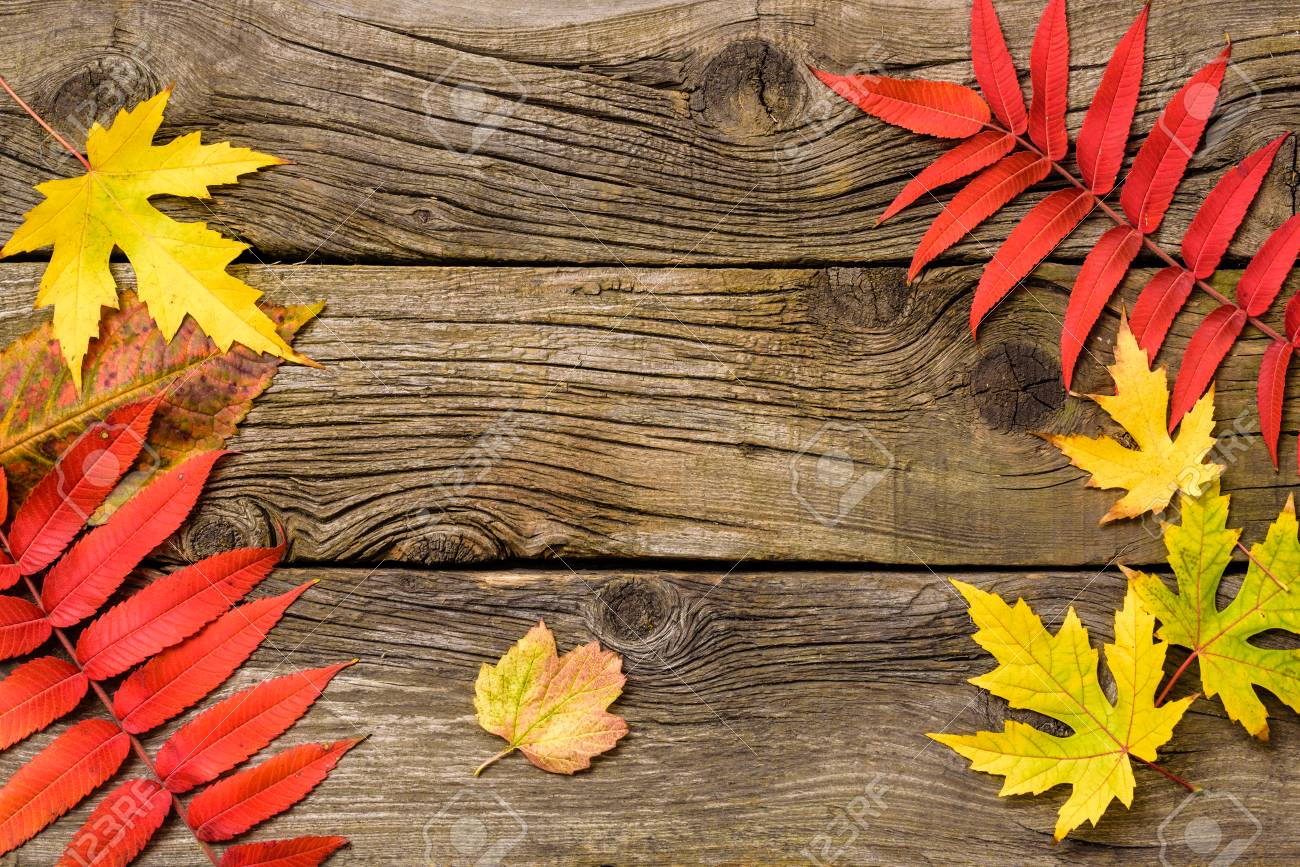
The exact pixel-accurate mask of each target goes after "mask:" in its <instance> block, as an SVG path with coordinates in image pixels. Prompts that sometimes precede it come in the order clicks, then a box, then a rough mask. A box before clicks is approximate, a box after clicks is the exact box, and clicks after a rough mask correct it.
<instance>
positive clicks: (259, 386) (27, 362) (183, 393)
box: [0, 266, 321, 522]
mask: <svg viewBox="0 0 1300 867" xmlns="http://www.w3.org/2000/svg"><path fill="white" fill-rule="evenodd" d="M15 267H20V266H15ZM32 267H36V266H32ZM128 274H129V271H122V272H120V273H119V274H118V275H117V276H118V278H119V280H118V282H119V283H121V282H123V281H128V282H129V277H128ZM33 279H35V276H34V275H33ZM119 303H120V304H121V309H120V310H108V309H105V310H104V311H103V317H102V318H101V319H100V323H99V328H100V332H99V333H100V336H99V338H98V339H96V340H92V341H91V342H90V349H89V351H88V353H87V354H86V361H85V365H84V367H83V376H84V380H83V382H82V391H81V394H78V393H77V389H76V387H75V386H74V385H73V382H72V376H71V374H70V372H69V370H68V365H67V363H66V362H65V361H64V360H63V357H62V355H61V354H60V352H59V344H58V342H57V341H56V340H55V339H54V334H53V330H52V326H51V324H50V322H49V320H46V321H45V322H43V323H42V324H41V325H39V326H37V327H36V328H35V329H34V330H32V331H31V332H29V333H27V334H26V335H24V336H22V337H20V338H18V339H17V340H16V341H14V342H13V343H12V344H10V345H9V346H8V347H7V348H5V349H4V350H3V351H0V404H4V405H7V406H9V407H10V409H9V411H8V412H6V413H4V414H3V415H0V463H3V464H4V465H5V467H7V468H8V470H9V475H10V481H11V483H12V484H13V487H14V491H13V498H14V499H15V500H21V499H22V498H23V497H24V496H25V495H26V494H27V492H28V491H30V490H31V489H32V488H33V487H34V486H35V485H36V483H37V481H39V480H40V478H41V477H42V476H43V475H45V473H46V472H47V471H48V470H49V469H50V467H51V466H52V465H53V463H54V458H55V457H56V456H58V455H59V454H60V453H61V452H63V451H64V450H65V449H66V448H67V447H68V445H69V444H70V443H71V442H72V440H73V438H74V437H75V436H76V435H77V434H78V433H80V431H81V430H82V428H83V427H84V425H85V417H86V415H87V413H88V412H93V413H94V414H95V415H103V414H104V413H106V412H108V411H110V410H113V409H116V408H117V407H119V406H122V405H124V404H128V403H133V402H136V401H139V400H141V399H147V398H149V397H151V396H153V395H156V394H160V393H161V394H163V399H162V403H161V404H159V406H158V409H157V412H156V413H155V414H154V423H153V427H152V429H151V431H150V436H149V445H150V449H151V450H150V452H149V454H148V465H147V466H148V468H152V469H156V470H158V471H164V470H168V469H170V468H171V467H174V466H176V465H177V464H179V463H181V461H183V460H185V459H186V458H188V457H190V456H192V455H195V454H198V453H199V452H205V451H210V450H212V449H216V448H220V447H221V446H222V445H223V444H224V443H225V441H226V439H227V438H228V437H230V436H231V435H232V434H233V433H234V432H235V427H236V426H237V425H238V424H239V423H240V422H241V421H243V419H244V416H245V415H247V414H248V410H249V408H250V407H251V406H252V402H253V399H254V398H256V397H257V396H258V395H260V394H261V393H262V392H263V391H265V390H266V387H267V386H268V385H270V383H271V378H272V377H273V376H274V375H275V372H276V370H278V369H279V366H280V362H281V361H282V359H280V358H278V357H276V356H272V355H262V354H259V353H256V352H253V351H251V350H249V349H247V348H245V347H243V346H239V345H236V346H234V347H232V348H231V350H230V351H229V352H226V353H223V352H221V351H220V350H219V349H218V348H217V346H216V344H214V343H213V342H212V341H211V340H209V339H208V338H207V337H206V336H205V335H204V334H203V332H202V331H200V330H199V328H198V326H197V325H196V324H195V323H194V320H192V319H188V318H187V319H186V320H185V321H184V322H183V323H182V324H181V327H180V330H179V331H177V332H176V336H175V337H174V338H172V340H171V342H170V343H169V342H167V341H166V340H164V339H163V336H162V334H161V333H160V332H159V331H158V328H157V327H156V326H155V325H154V324H153V320H152V319H150V317H149V311H148V310H146V309H145V305H144V304H143V303H141V302H140V300H139V299H138V298H137V297H136V296H135V293H134V292H129V291H124V292H122V293H120V297H119ZM259 307H260V308H261V310H262V312H263V313H265V314H266V315H267V316H269V317H270V318H271V320H272V321H274V322H275V323H276V327H277V329H278V333H279V335H280V337H281V338H282V339H284V340H285V341H287V342H292V340H293V337H294V335H295V334H296V333H297V332H298V330H299V329H300V328H302V326H303V325H305V324H306V323H307V322H308V321H310V320H311V319H312V317H314V316H315V315H316V314H317V313H319V312H320V309H321V305H320V304H312V305H294V306H290V307H275V306H273V305H269V304H262V305H259ZM155 463H156V464H157V466H156V467H155ZM141 476H143V474H141ZM145 480H146V479H145V478H143V477H140V478H137V474H135V473H132V474H131V475H130V476H128V477H127V478H126V479H125V480H123V482H122V484H120V485H119V486H118V487H117V489H115V490H114V491H113V493H112V494H111V495H110V496H109V498H108V500H107V501H106V502H105V504H104V505H103V506H101V507H100V511H99V512H98V513H97V514H96V515H95V519H94V520H95V521H96V522H98V521H99V520H102V519H103V518H104V517H106V515H107V513H108V512H109V511H111V510H112V509H113V508H115V507H116V506H118V505H120V504H122V503H123V502H125V501H126V500H127V499H128V498H129V497H130V496H131V494H132V493H134V492H135V491H136V490H138V489H139V488H140V486H141V484H142V483H143V482H144V481H145Z"/></svg>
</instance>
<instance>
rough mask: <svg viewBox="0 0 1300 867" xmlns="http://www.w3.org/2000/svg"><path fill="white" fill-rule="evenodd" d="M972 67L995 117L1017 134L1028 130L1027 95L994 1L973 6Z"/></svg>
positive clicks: (971, 29) (987, 0)
mask: <svg viewBox="0 0 1300 867" xmlns="http://www.w3.org/2000/svg"><path fill="white" fill-rule="evenodd" d="M970 53H971V66H973V67H974V68H975V79H976V80H977V81H978V82H979V83H980V90H982V91H984V97H985V99H987V100H988V104H989V108H990V109H992V111H993V116H994V117H996V118H997V119H998V121H999V122H1001V123H1002V125H1003V126H1005V127H1006V128H1007V129H1009V130H1010V131H1011V132H1013V133H1015V134H1016V135H1020V134H1021V133H1023V132H1024V131H1025V127H1026V126H1027V125H1028V123H1029V121H1028V118H1027V117H1026V116H1025V97H1024V94H1022V93H1021V92H1020V80H1019V78H1018V77H1017V75H1016V65H1015V64H1014V63H1013V62H1012V61H1011V52H1010V51H1009V50H1008V49H1007V41H1006V39H1005V38H1004V37H1003V35H1002V25H1001V24H1000V23H999V22H998V13H997V12H996V11H995V10H994V9H993V2H992V0H975V2H974V3H972V4H971V9H970Z"/></svg>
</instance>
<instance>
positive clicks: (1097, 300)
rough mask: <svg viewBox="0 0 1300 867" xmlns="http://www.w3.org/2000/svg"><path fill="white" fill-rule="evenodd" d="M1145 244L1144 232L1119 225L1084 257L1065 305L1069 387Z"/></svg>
mask: <svg viewBox="0 0 1300 867" xmlns="http://www.w3.org/2000/svg"><path fill="white" fill-rule="evenodd" d="M1141 247H1142V236H1141V234H1139V233H1138V232H1137V231H1135V230H1134V229H1133V228H1132V227H1131V226H1115V227H1114V228H1112V229H1111V230H1109V231H1108V232H1106V234H1104V235H1102V236H1101V240H1100V241H1098V242H1097V246H1095V247H1093V248H1092V251H1091V252H1090V253H1088V258H1086V259H1084V260H1083V267H1081V268H1080V269H1079V276H1078V277H1077V278H1076V279H1075V281H1074V288H1073V289H1072V290H1071V291H1070V303H1069V305H1068V306H1067V307H1066V309H1065V326H1064V327H1063V328H1062V330H1061V373H1062V376H1063V377H1064V379H1065V387H1066V388H1067V389H1068V388H1069V387H1070V381H1071V380H1072V379H1073V378H1074V366H1075V364H1076V363H1077V362H1078V360H1079V353H1080V352H1081V351H1082V350H1083V342H1084V341H1085V340H1087V339H1088V335H1089V334H1090V333H1091V332H1092V327H1093V326H1094V325H1096V324H1097V317H1099V316H1101V311H1102V310H1104V309H1105V307H1106V302H1107V301H1109V300H1110V296H1111V295H1113V294H1114V292H1115V288H1116V287H1117V286H1119V282H1120V281H1121V280H1123V279H1124V275H1125V274H1126V273H1127V272H1128V266H1129V265H1130V264H1131V263H1132V262H1133V258H1134V257H1135V256H1137V252H1138V250H1139V249H1141Z"/></svg>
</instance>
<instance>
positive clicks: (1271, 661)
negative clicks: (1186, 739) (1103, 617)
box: [1124, 483, 1300, 740]
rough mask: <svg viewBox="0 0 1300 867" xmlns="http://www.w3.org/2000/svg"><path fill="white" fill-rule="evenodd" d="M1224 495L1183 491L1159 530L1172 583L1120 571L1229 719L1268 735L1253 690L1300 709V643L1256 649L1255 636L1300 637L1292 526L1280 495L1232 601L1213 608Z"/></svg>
mask: <svg viewBox="0 0 1300 867" xmlns="http://www.w3.org/2000/svg"><path fill="white" fill-rule="evenodd" d="M1228 500H1229V498H1228V496H1227V495H1226V494H1220V493H1219V486H1218V484H1217V483H1216V484H1214V485H1213V486H1212V487H1211V488H1210V490H1208V491H1206V492H1205V494H1203V495H1202V496H1200V497H1197V498H1190V497H1181V498H1180V500H1179V503H1180V507H1181V508H1180V512H1181V521H1180V523H1179V524H1172V525H1169V526H1167V527H1166V528H1165V547H1166V549H1167V550H1168V552H1169V565H1170V566H1171V567H1172V568H1173V571H1174V579H1175V583H1176V589H1172V590H1171V589H1170V588H1169V587H1168V586H1167V585H1166V584H1165V582H1164V580H1163V579H1161V578H1160V577H1159V576H1157V575H1152V574H1149V573H1146V572H1139V571H1136V570H1133V569H1128V568H1125V569H1124V573H1125V574H1126V575H1127V576H1128V578H1129V586H1130V588H1131V589H1132V592H1134V593H1137V595H1138V596H1139V597H1141V599H1142V603H1143V605H1144V606H1145V607H1146V608H1147V609H1148V610H1150V611H1151V612H1152V613H1153V614H1154V615H1155V616H1156V618H1157V619H1158V620H1159V621H1160V631H1159V635H1160V637H1161V638H1163V639H1164V640H1166V641H1168V642H1170V643H1171V644H1177V645H1179V646H1180V647H1186V648H1189V649H1190V650H1191V651H1192V654H1191V658H1189V660H1188V663H1189V664H1190V663H1191V662H1192V661H1195V662H1196V665H1197V667H1198V668H1199V670H1200V675H1201V687H1202V689H1204V691H1205V694H1206V695H1207V696H1209V697H1211V698H1213V697H1215V696H1218V697H1219V699H1220V700H1221V701H1222V702H1223V707H1224V709H1225V710H1226V711H1227V712H1228V716H1229V717H1231V718H1232V719H1234V720H1236V721H1237V722H1239V723H1241V724H1242V725H1243V726H1244V727H1245V728H1246V731H1248V732H1250V733H1251V734H1252V735H1254V736H1255V737H1257V738H1260V739H1261V740H1267V739H1268V710H1267V709H1266V708H1265V706H1264V703H1263V702H1262V701H1261V700H1260V697H1259V695H1258V693H1257V692H1256V688H1257V687H1263V688H1264V689H1266V690H1268V691H1269V692H1271V693H1273V694H1274V695H1275V696H1277V697H1278V698H1279V699H1281V700H1282V701H1283V702H1285V703H1286V704H1287V705H1288V706H1289V707H1290V708H1291V709H1292V710H1295V711H1296V712H1298V713H1300V650H1295V649H1286V648H1277V647H1260V646H1259V645H1257V644H1255V643H1254V639H1256V638H1257V637H1258V636H1260V635H1261V634H1263V633H1265V632H1268V631H1270V630H1282V631H1285V632H1290V633H1293V634H1297V635H1300V537H1298V535H1297V533H1298V532H1300V525H1297V522H1296V513H1295V502H1294V499H1293V498H1288V499H1287V503H1286V506H1285V507H1284V508H1283V509H1282V513H1281V514H1280V515H1278V517H1277V520H1276V521H1274V522H1273V525H1272V526H1271V527H1269V530H1268V535H1267V536H1266V537H1265V539H1264V541H1263V542H1257V543H1256V544H1254V545H1252V546H1251V549H1250V564H1249V566H1248V567H1247V569H1246V574H1245V576H1244V577H1243V578H1242V581H1241V586H1240V588H1238V590H1237V592H1236V594H1235V595H1234V596H1233V598H1232V600H1231V601H1230V602H1228V603H1227V604H1226V605H1224V606H1223V607H1222V608H1220V607H1219V603H1218V596H1219V589H1220V585H1221V584H1222V582H1223V575H1224V571H1225V570H1226V569H1227V567H1228V563H1229V562H1230V561H1231V560H1232V552H1233V549H1234V548H1235V547H1236V546H1237V540H1238V537H1239V536H1240V535H1241V531H1240V530H1235V529H1230V528H1229V527H1228Z"/></svg>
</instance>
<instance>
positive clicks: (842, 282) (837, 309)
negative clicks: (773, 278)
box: [808, 268, 912, 330]
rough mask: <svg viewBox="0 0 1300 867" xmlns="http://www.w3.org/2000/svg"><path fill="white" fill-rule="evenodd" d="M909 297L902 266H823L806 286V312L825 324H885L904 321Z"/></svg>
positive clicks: (855, 326) (850, 326) (845, 326)
mask: <svg viewBox="0 0 1300 867" xmlns="http://www.w3.org/2000/svg"><path fill="white" fill-rule="evenodd" d="M911 298H912V292H911V289H910V288H909V287H908V285H907V272H906V271H905V270H904V269H902V268H824V269H822V270H821V271H819V272H817V276H816V277H814V278H813V282H812V285H811V286H810V287H809V289H808V315H809V316H810V317H811V318H812V320H813V321H814V322H817V323H818V324H820V325H825V326H827V327H828V328H838V329H849V330H852V329H878V328H887V327H891V326H894V325H898V324H899V323H902V322H905V321H907V319H908V306H909V303H910V302H911Z"/></svg>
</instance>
